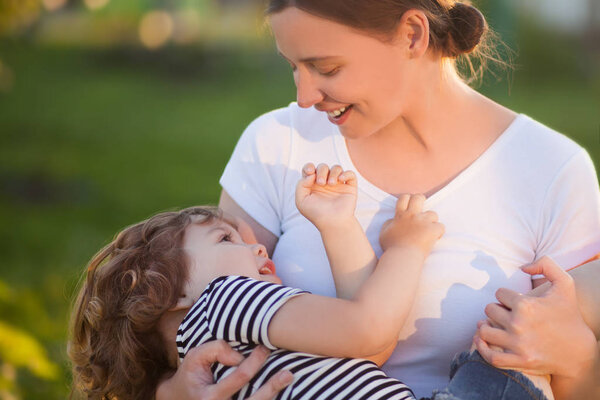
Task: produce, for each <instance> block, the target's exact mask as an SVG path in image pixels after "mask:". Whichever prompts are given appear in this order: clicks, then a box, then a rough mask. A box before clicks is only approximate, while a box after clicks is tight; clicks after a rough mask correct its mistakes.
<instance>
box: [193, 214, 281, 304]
mask: <svg viewBox="0 0 600 400" xmlns="http://www.w3.org/2000/svg"><path fill="white" fill-rule="evenodd" d="M183 248H184V249H185V251H186V253H187V255H188V262H189V279H188V282H187V283H186V286H185V296H186V299H187V300H188V301H192V302H194V301H196V300H198V298H199V297H200V295H201V294H202V292H203V291H204V289H205V288H206V286H207V285H208V284H209V283H210V281H212V280H213V279H214V278H217V277H219V276H224V275H240V276H247V277H249V278H254V279H257V280H261V281H267V282H274V283H281V280H280V279H279V277H278V276H277V275H275V265H274V264H273V262H272V261H271V260H270V259H269V256H268V254H267V251H266V249H265V247H264V246H263V245H261V244H248V243H245V242H244V241H243V240H242V238H241V236H240V234H239V232H238V231H237V230H236V229H235V228H234V227H233V226H231V225H229V224H228V223H226V222H225V221H221V220H215V221H214V222H211V223H207V224H191V225H190V226H188V227H187V229H186V230H185V235H184V238H183Z"/></svg>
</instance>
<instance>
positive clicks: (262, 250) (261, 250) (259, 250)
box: [252, 243, 269, 258]
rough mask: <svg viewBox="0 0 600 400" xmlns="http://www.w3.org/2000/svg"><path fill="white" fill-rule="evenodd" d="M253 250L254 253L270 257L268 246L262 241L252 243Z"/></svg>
mask: <svg viewBox="0 0 600 400" xmlns="http://www.w3.org/2000/svg"><path fill="white" fill-rule="evenodd" d="M252 252H253V253H254V254H256V255H257V256H261V257H265V258H267V257H269V255H268V254H267V248H266V247H265V246H263V245H262V244H260V243H256V244H253V245H252Z"/></svg>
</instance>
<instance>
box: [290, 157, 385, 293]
mask: <svg viewBox="0 0 600 400" xmlns="http://www.w3.org/2000/svg"><path fill="white" fill-rule="evenodd" d="M296 206H297V207H298V210H299V211H300V213H301V214H302V215H304V216H305V217H306V218H307V219H308V220H309V221H311V222H312V223H313V225H315V226H316V227H317V229H318V230H319V232H320V233H321V237H322V239H323V245H324V246H325V251H326V252H327V258H328V259H329V264H330V268H331V273H332V275H333V280H334V282H335V289H336V293H337V297H338V298H341V299H351V298H353V297H354V296H355V295H356V293H357V292H358V289H359V288H360V287H361V285H362V284H363V283H364V282H365V281H366V280H367V278H368V277H369V276H371V273H372V272H373V269H374V268H375V265H376V264H377V257H376V256H375V252H374V251H373V248H372V247H371V243H369V240H368V239H367V236H366V235H365V233H364V231H363V229H362V226H361V225H360V224H359V223H358V221H357V220H356V218H355V217H354V210H355V208H356V176H355V175H354V173H353V172H352V171H343V170H342V167H340V166H339V165H336V166H333V167H332V168H331V169H330V168H329V167H328V166H327V165H325V164H320V165H319V166H318V167H317V168H315V166H314V165H313V164H312V163H309V164H306V165H305V166H304V167H303V168H302V179H301V180H300V181H299V182H298V186H297V188H296ZM349 250H351V251H349Z"/></svg>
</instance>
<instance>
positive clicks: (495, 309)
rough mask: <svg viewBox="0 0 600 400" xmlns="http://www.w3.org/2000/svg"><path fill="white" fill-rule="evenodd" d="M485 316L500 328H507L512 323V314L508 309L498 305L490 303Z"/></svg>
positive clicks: (486, 307)
mask: <svg viewBox="0 0 600 400" xmlns="http://www.w3.org/2000/svg"><path fill="white" fill-rule="evenodd" d="M484 311H485V315H487V317H488V318H489V319H491V320H492V321H493V323H494V324H496V325H497V326H499V327H502V328H505V327H506V326H508V325H509V323H510V312H509V310H507V309H506V307H504V306H502V305H501V304H497V303H490V304H488V305H487V306H485V310H484Z"/></svg>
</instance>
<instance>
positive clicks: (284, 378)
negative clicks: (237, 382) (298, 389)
mask: <svg viewBox="0 0 600 400" xmlns="http://www.w3.org/2000/svg"><path fill="white" fill-rule="evenodd" d="M293 380H294V376H293V375H292V373H291V372H290V371H280V372H278V373H277V374H275V375H274V376H273V377H271V379H269V380H268V381H267V382H266V383H265V384H263V385H262V386H261V387H260V389H258V390H257V391H256V393H254V394H253V395H252V396H250V397H249V398H248V400H271V399H274V398H275V396H277V393H279V392H280V391H281V390H282V389H284V388H285V387H286V386H287V385H289V384H290V383H292V381H293Z"/></svg>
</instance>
